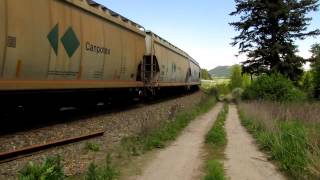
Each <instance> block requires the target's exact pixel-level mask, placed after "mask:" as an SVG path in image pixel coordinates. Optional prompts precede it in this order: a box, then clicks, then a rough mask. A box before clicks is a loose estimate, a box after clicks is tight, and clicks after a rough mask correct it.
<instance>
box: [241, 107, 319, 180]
mask: <svg viewBox="0 0 320 180" xmlns="http://www.w3.org/2000/svg"><path fill="white" fill-rule="evenodd" d="M239 111H240V118H241V120H242V124H243V125H244V126H245V127H246V128H247V129H248V130H249V132H250V133H252V134H253V135H254V137H255V138H256V140H257V143H258V144H259V145H260V147H261V148H262V149H263V150H265V151H266V152H268V154H269V155H270V158H271V159H272V160H275V161H276V162H277V164H278V165H279V167H280V169H281V170H283V171H285V172H287V174H289V175H290V176H291V177H293V178H294V179H319V178H320V134H319V132H320V115H319V112H318V111H319V104H318V103H315V104H309V103H288V104H283V103H276V102H258V101H254V102H247V103H240V105H239Z"/></svg>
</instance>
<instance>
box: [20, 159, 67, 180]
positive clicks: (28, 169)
mask: <svg viewBox="0 0 320 180" xmlns="http://www.w3.org/2000/svg"><path fill="white" fill-rule="evenodd" d="M19 179H20V180H61V179H64V172H63V166H62V165H61V158H60V156H56V157H48V158H46V160H45V161H44V162H43V163H42V164H41V165H37V164H34V163H33V162H29V163H28V165H27V166H25V167H24V168H23V169H22V170H21V171H20V172H19Z"/></svg>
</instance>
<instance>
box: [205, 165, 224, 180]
mask: <svg viewBox="0 0 320 180" xmlns="http://www.w3.org/2000/svg"><path fill="white" fill-rule="evenodd" d="M206 169H207V170H206V171H207V174H206V176H205V177H204V180H225V179H226V178H225V175H224V174H225V173H224V168H223V165H222V164H221V163H220V162H219V161H217V160H209V161H208V163H207V167H206Z"/></svg>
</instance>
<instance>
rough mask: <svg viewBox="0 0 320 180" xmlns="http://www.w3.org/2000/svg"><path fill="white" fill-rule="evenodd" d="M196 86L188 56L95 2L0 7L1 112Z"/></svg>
mask: <svg viewBox="0 0 320 180" xmlns="http://www.w3.org/2000/svg"><path fill="white" fill-rule="evenodd" d="M199 84H200V66H199V64H198V63H197V62H196V61H195V60H194V59H192V57H190V56H189V55H188V54H187V53H186V52H184V51H182V50H181V49H179V48H178V47H176V46H174V45H172V44H171V43H169V42H168V41H166V40H165V39H163V38H161V37H160V36H158V35H157V34H155V33H153V32H151V31H146V30H145V28H144V27H143V26H141V25H139V24H137V23H135V22H133V21H131V20H129V19H128V18H125V17H123V16H121V15H120V14H118V13H116V12H114V11H112V10H110V9H108V8H107V7H105V6H103V5H101V4H98V3H96V2H94V1H92V0H24V1H21V0H0V99H1V110H3V109H6V108H9V107H25V106H27V105H28V104H33V103H37V104H45V106H50V105H54V106H56V105H57V104H59V103H62V102H63V103H65V102H69V103H72V104H77V103H79V102H80V101H81V102H83V101H92V102H93V101H100V100H101V98H104V99H108V98H111V97H114V96H118V97H122V98H125V97H126V96H129V95H130V96H131V95H132V94H138V95H144V96H153V95H157V93H161V90H165V89H172V90H173V89H183V90H191V89H196V88H197V87H198V85H199Z"/></svg>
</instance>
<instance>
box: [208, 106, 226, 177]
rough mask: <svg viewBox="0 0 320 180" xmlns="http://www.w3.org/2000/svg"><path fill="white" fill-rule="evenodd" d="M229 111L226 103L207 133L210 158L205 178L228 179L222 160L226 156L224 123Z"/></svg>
mask: <svg viewBox="0 0 320 180" xmlns="http://www.w3.org/2000/svg"><path fill="white" fill-rule="evenodd" d="M228 111H229V105H228V104H225V105H224V107H223V109H222V111H221V112H220V113H219V114H218V117H217V120H216V121H215V123H214V125H213V126H212V128H211V129H210V131H209V132H208V133H207V135H206V141H205V142H206V146H207V147H206V149H207V151H208V159H209V160H208V162H207V165H206V175H205V177H204V179H205V180H224V179H226V178H225V172H224V168H223V164H222V163H221V162H220V161H221V160H222V159H223V158H224V154H223V152H224V149H225V146H226V144H227V137H226V131H225V128H224V125H225V121H226V116H227V114H228Z"/></svg>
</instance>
